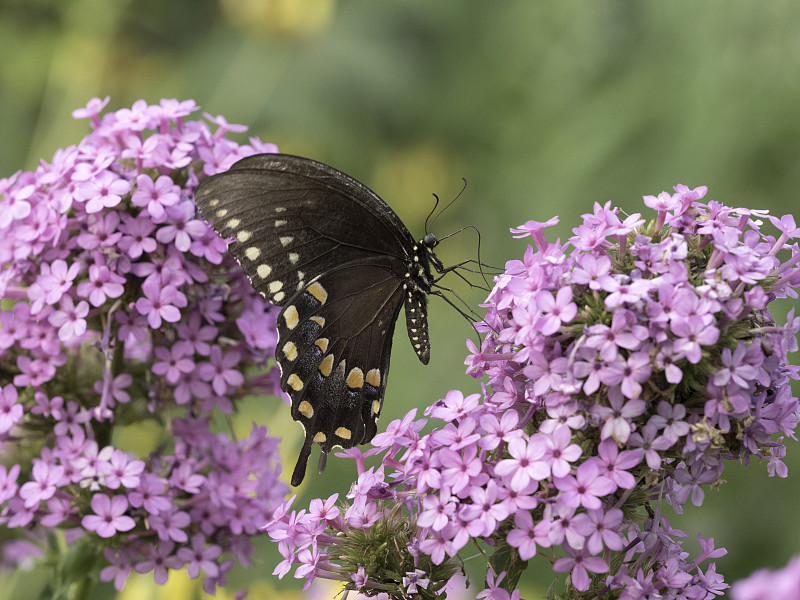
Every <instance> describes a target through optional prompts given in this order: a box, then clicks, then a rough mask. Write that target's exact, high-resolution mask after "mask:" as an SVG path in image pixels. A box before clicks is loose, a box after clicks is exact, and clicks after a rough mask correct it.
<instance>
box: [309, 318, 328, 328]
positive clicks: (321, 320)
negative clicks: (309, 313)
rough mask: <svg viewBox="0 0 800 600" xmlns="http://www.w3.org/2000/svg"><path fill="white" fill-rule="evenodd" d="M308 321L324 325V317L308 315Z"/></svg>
mask: <svg viewBox="0 0 800 600" xmlns="http://www.w3.org/2000/svg"><path fill="white" fill-rule="evenodd" d="M309 320H310V321H314V323H316V324H317V325H319V326H320V327H325V317H309Z"/></svg>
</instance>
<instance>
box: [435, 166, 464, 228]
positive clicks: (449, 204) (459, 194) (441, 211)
mask: <svg viewBox="0 0 800 600" xmlns="http://www.w3.org/2000/svg"><path fill="white" fill-rule="evenodd" d="M461 181H463V182H464V185H463V187H462V188H461V191H460V192H458V193H457V194H456V197H455V198H453V199H452V200H450V202H448V203H447V206H445V207H444V208H443V209H442V210H440V211H439V214H437V215H436V216H435V217H433V220H432V221H431V222H430V226H431V227H433V223H434V221H436V219H438V218H439V215H440V214H442V213H443V212H444V211H446V210H447V209H448V208H450V206H452V204H453V202H455V201H456V200H458V199H459V198H460V197H461V194H463V193H464V190H465V189H467V180H466V179H464V178H463V177H462V178H461ZM434 196H436V194H434ZM436 202H437V204H438V202H439V196H436ZM433 208H434V210H436V207H435V206H434V207H433ZM431 214H433V212H431ZM428 216H429V217H430V215H428ZM425 233H429V231H428V222H427V220H426V221H425Z"/></svg>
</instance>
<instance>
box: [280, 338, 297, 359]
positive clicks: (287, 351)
mask: <svg viewBox="0 0 800 600" xmlns="http://www.w3.org/2000/svg"><path fill="white" fill-rule="evenodd" d="M283 355H284V356H285V357H286V358H288V359H289V360H294V359H295V358H297V346H295V345H294V344H293V343H292V342H286V343H285V344H284V345H283Z"/></svg>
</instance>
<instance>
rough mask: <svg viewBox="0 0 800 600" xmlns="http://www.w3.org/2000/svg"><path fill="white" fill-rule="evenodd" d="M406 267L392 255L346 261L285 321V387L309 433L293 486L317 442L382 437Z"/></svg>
mask: <svg viewBox="0 0 800 600" xmlns="http://www.w3.org/2000/svg"><path fill="white" fill-rule="evenodd" d="M398 266H399V267H401V268H402V267H403V265H402V264H401V263H400V264H398V263H396V261H394V262H393V261H392V260H391V259H388V258H386V257H377V258H373V259H371V260H369V261H359V262H356V263H346V264H345V265H342V266H339V267H337V268H335V269H334V270H333V271H332V272H330V273H327V274H325V275H322V276H320V277H319V278H318V279H316V280H315V281H313V282H312V283H310V284H308V285H307V286H306V287H305V288H304V289H303V290H302V291H301V292H300V293H298V294H296V295H295V296H294V297H293V298H292V299H291V300H290V301H289V302H288V303H287V304H286V305H285V306H284V307H283V310H282V311H281V314H280V315H279V317H278V345H277V353H276V357H277V360H278V364H279V365H280V367H281V387H282V388H283V389H284V390H286V392H287V393H288V394H289V396H290V397H291V399H292V417H293V418H294V419H295V420H296V421H298V422H300V424H301V425H302V426H303V428H304V430H305V443H304V445H303V450H302V451H301V456H300V458H299V460H298V463H297V467H296V468H295V473H294V475H293V477H292V481H293V482H298V483H299V481H301V480H302V475H303V474H304V473H305V468H306V461H307V459H308V455H309V453H310V450H311V445H312V443H317V444H320V446H321V447H322V451H323V452H329V451H330V450H331V449H332V448H333V447H334V446H341V447H342V448H351V447H353V446H356V445H358V444H363V443H365V442H368V441H369V440H371V439H372V438H373V437H374V436H375V433H376V432H377V424H376V423H377V419H378V416H379V415H380V411H381V407H382V401H383V395H384V391H385V389H386V382H387V377H388V373H389V358H390V352H391V344H392V335H393V333H394V326H395V322H396V320H397V315H398V313H399V311H400V307H401V305H402V303H403V299H404V295H405V294H404V292H403V289H402V287H401V286H400V285H398V281H399V278H398V277H397V274H396V270H397V267H398ZM295 485H296V484H295Z"/></svg>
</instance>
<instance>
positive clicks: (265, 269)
mask: <svg viewBox="0 0 800 600" xmlns="http://www.w3.org/2000/svg"><path fill="white" fill-rule="evenodd" d="M256 273H258V276H259V277H261V279H266V278H267V277H269V274H270V273H272V267H270V266H269V265H268V264H263V265H258V266H257V267H256Z"/></svg>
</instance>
